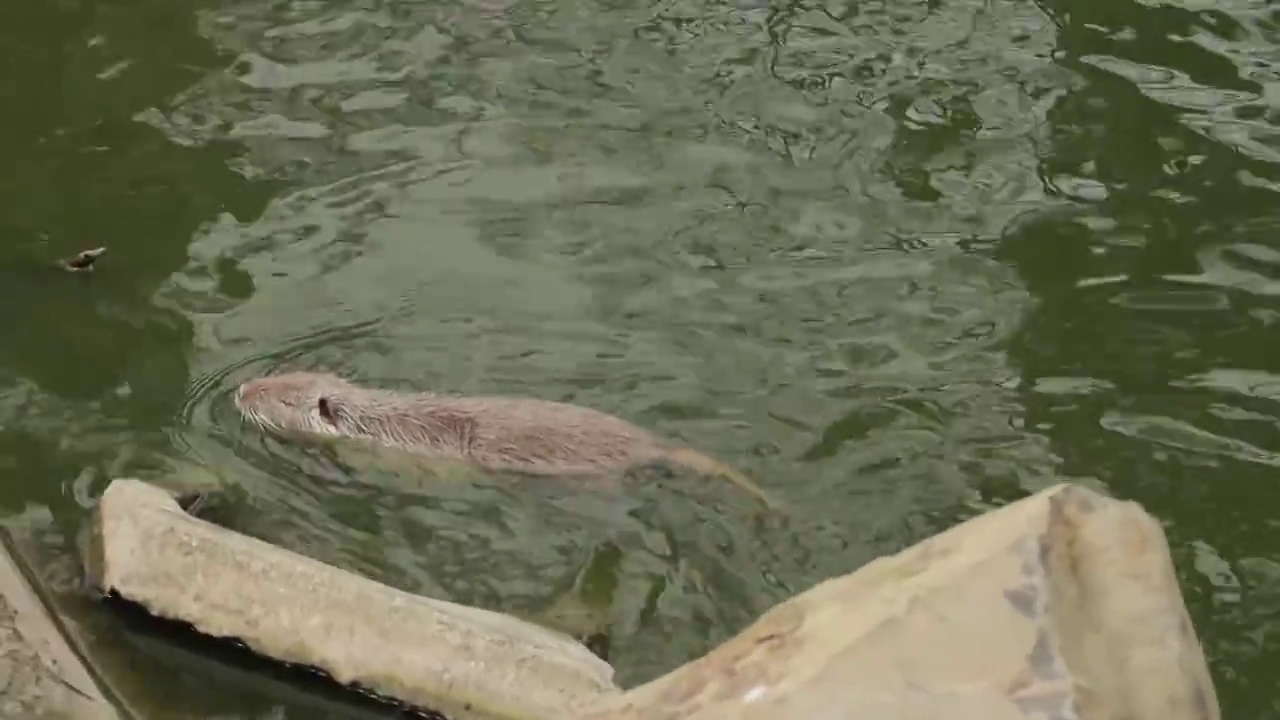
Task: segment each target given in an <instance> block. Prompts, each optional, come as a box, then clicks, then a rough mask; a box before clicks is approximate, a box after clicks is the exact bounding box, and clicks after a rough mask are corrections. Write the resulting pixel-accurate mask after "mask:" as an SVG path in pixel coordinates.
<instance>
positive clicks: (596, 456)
mask: <svg viewBox="0 0 1280 720" xmlns="http://www.w3.org/2000/svg"><path fill="white" fill-rule="evenodd" d="M235 404H236V407H237V408H238V409H239V410H240V412H241V414H242V415H243V416H244V417H245V418H247V419H249V420H250V421H252V422H254V423H256V424H257V425H259V426H261V427H263V428H265V429H268V430H273V431H276V432H281V433H286V434H287V433H301V434H304V435H318V436H327V437H342V438H353V439H359V440H364V441H367V442H373V443H377V444H381V445H385V446H389V447H394V448H399V449H402V450H406V451H409V452H411V453H416V454H419V455H424V456H429V457H434V458H441V459H449V460H459V461H464V462H468V463H474V464H476V465H479V466H480V467H483V468H486V469H489V470H499V471H500V470H507V471H516V472H522V473H528V474H535V475H601V474H606V473H613V472H620V471H623V470H626V469H628V468H630V467H633V466H638V465H644V464H650V463H663V462H666V463H673V464H676V465H681V466H684V467H687V468H690V469H692V470H695V471H698V472H701V473H705V474H708V475H723V476H725V477H726V478H728V479H729V480H730V481H732V482H734V483H735V484H737V485H739V486H741V487H742V488H744V489H746V490H747V491H749V492H751V493H752V494H754V495H755V496H756V497H757V498H759V499H760V500H761V501H762V502H763V503H764V504H765V505H766V506H769V507H772V502H771V501H770V500H769V498H768V496H767V495H765V494H764V492H763V491H762V490H761V489H760V488H758V487H757V486H756V485H755V484H754V483H752V482H751V481H750V480H749V479H748V478H747V477H745V476H744V475H742V474H741V473H739V472H738V471H736V470H734V469H733V468H731V467H729V466H727V465H725V464H724V463H722V462H720V461H718V460H716V459H714V458H711V457H709V456H707V455H704V454H702V453H701V452H698V451H697V450H694V449H692V448H689V447H682V446H679V445H675V444H673V443H669V442H667V441H665V440H662V439H661V438H659V437H657V436H656V435H654V434H653V433H651V432H649V431H647V430H644V429H642V428H639V427H637V426H635V425H632V424H631V423H629V422H627V421H626V420H622V419H620V418H617V417H614V416H612V415H608V414H606V413H603V412H600V411H598V410H592V409H590V408H585V407H580V406H577V405H570V404H568V403H561V402H554V401H550V400H540V399H536V398H526V397H497V396H489V397H466V396H444V395H435V394H432V393H404V392H396V391H392V390H384V389H376V388H367V387H361V386H358V385H355V384H353V383H351V382H348V381H347V380H345V379H343V378H340V377H338V376H336V375H332V374H328V373H311V372H291V373H282V374H278V375H268V376H265V377H260V378H256V379H253V380H249V381H247V382H245V383H243V384H241V385H240V386H239V387H238V388H236V392H235Z"/></svg>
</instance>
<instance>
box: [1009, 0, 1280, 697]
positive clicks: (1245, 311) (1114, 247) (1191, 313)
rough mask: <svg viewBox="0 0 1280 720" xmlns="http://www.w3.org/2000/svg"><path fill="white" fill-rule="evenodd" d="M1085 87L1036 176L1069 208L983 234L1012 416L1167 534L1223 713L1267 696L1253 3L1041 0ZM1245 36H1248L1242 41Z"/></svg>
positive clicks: (1269, 326)
mask: <svg viewBox="0 0 1280 720" xmlns="http://www.w3.org/2000/svg"><path fill="white" fill-rule="evenodd" d="M1044 7H1045V8H1046V11H1047V12H1049V13H1050V14H1051V15H1052V16H1053V17H1054V18H1055V20H1056V21H1057V22H1058V24H1059V28H1060V30H1059V40H1058V58H1059V61H1060V62H1061V63H1062V64H1063V65H1064V66H1066V67H1070V68H1071V69H1073V70H1074V71H1075V72H1077V73H1079V75H1080V76H1081V77H1082V78H1084V79H1085V81H1086V83H1085V84H1084V85H1082V86H1081V87H1079V88H1077V89H1075V90H1073V91H1072V92H1070V93H1068V94H1067V95H1065V96H1063V97H1062V98H1060V99H1059V100H1058V101H1057V102H1056V103H1055V105H1054V107H1053V109H1052V110H1051V111H1050V112H1049V113H1048V114H1047V120H1048V122H1049V123H1051V125H1052V128H1053V129H1052V131H1051V134H1052V142H1051V143H1049V144H1048V145H1047V146H1046V148H1045V153H1044V156H1043V157H1044V168H1045V170H1044V174H1045V176H1046V179H1047V181H1048V182H1049V183H1050V184H1052V185H1054V186H1055V187H1056V188H1057V189H1058V191H1059V192H1060V193H1061V194H1063V195H1065V196H1067V197H1070V198H1072V199H1073V200H1075V201H1077V202H1078V203H1080V212H1078V213H1074V214H1059V215H1057V216H1054V215H1046V216H1045V217H1043V218H1041V219H1039V220H1037V221H1035V222H1030V223H1027V224H1026V225H1023V226H1020V227H1018V228H1017V229H1016V231H1015V232H1013V233H1011V234H1010V236H1009V237H1007V238H1006V239H1005V240H1004V242H1003V243H1002V246H1001V250H1000V253H1001V256H1002V257H1003V258H1004V259H1006V260H1008V261H1009V262H1011V263H1013V264H1014V265H1015V266H1016V267H1017V268H1018V271H1019V274H1020V275H1021V276H1022V277H1023V278H1024V280H1025V281H1026V282H1027V284H1028V287H1029V289H1030V290H1031V292H1032V293H1033V294H1034V295H1035V296H1036V298H1037V300H1038V302H1037V305H1036V309H1035V311H1034V312H1032V313H1031V314H1030V315H1029V316H1028V317H1027V319H1026V321H1025V322H1024V324H1023V326H1022V328H1021V329H1020V330H1019V332H1018V334H1017V335H1016V337H1015V338H1013V340H1012V341H1011V345H1010V355H1011V357H1012V359H1013V360H1014V361H1015V362H1016V363H1017V365H1018V366H1019V367H1020V369H1021V374H1022V381H1021V384H1022V389H1023V396H1022V398H1023V399H1022V403H1023V405H1024V406H1025V407H1026V419H1025V422H1026V423H1027V426H1028V427H1032V428H1035V429H1036V430H1037V431H1039V432H1043V433H1044V434H1045V435H1046V436H1048V437H1050V438H1051V439H1052V441H1053V449H1054V452H1055V453H1057V454H1059V455H1060V456H1061V457H1062V465H1061V469H1062V472H1063V474H1064V475H1075V476H1080V477H1085V478H1092V479H1094V480H1096V481H1100V482H1102V483H1103V484H1105V485H1106V487H1108V488H1109V489H1110V490H1111V492H1113V493H1115V494H1117V495H1120V496H1122V497H1126V498H1133V499H1136V500H1138V501H1140V502H1142V503H1143V504H1144V505H1145V506H1146V507H1147V508H1149V509H1150V510H1151V511H1152V512H1153V513H1155V514H1156V515H1157V516H1158V517H1160V518H1161V519H1162V520H1163V521H1164V523H1165V528H1166V532H1167V533H1168V536H1169V540H1170V544H1171V546H1172V549H1173V552H1174V556H1175V561H1176V563H1177V565H1178V569H1179V573H1180V576H1181V578H1182V581H1183V591H1184V593H1185V594H1186V597H1187V600H1188V604H1189V606H1190V608H1191V611H1192V615H1193V617H1194V619H1195V623H1196V627H1197V629H1198V632H1199V635H1200V638H1201V640H1202V642H1203V643H1204V644H1205V648H1206V652H1207V654H1208V655H1209V657H1210V660H1211V663H1212V668H1213V673H1214V677H1215V681H1216V683H1217V685H1218V692H1219V696H1220V698H1221V701H1222V706H1223V716H1224V717H1232V718H1258V719H1259V720H1260V719H1261V718H1266V717H1272V716H1274V715H1275V713H1276V712H1277V711H1278V710H1280V687H1278V686H1277V685H1276V683H1275V681H1274V678H1275V677H1276V676H1277V668H1280V649H1278V648H1280V646H1277V645H1276V644H1275V643H1274V642H1269V641H1268V640H1267V639H1268V638H1269V636H1270V635H1271V634H1273V633H1274V631H1275V629H1276V624H1275V618H1276V617H1277V616H1276V612H1277V610H1278V609H1280V541H1278V540H1277V538H1278V537H1280V536H1278V535H1277V528H1278V527H1280V525H1278V524H1277V514H1276V510H1275V509H1276V508H1277V507H1280V489H1277V488H1278V486H1277V484H1276V482H1275V480H1276V472H1277V468H1278V467H1280V436H1277V428H1278V427H1280V411H1278V410H1277V406H1276V402H1277V400H1280V374H1278V373H1280V363H1277V362H1276V359H1275V358H1276V355H1275V352H1274V350H1273V349H1272V348H1273V347H1274V345H1275V343H1274V338H1275V334H1276V322H1277V320H1280V302H1278V300H1277V298H1278V297H1280V292H1278V291H1280V283H1278V280H1280V240H1277V237H1278V233H1280V211H1278V210H1277V203H1276V197H1277V196H1276V193H1277V191H1278V190H1280V184H1277V181H1280V165H1277V162H1278V161H1280V154H1277V151H1276V150H1275V135H1276V129H1275V126H1274V125H1273V124H1272V123H1273V122H1274V120H1275V116H1274V112H1275V111H1274V109H1273V108H1271V107H1270V106H1269V104H1268V103H1267V101H1266V100H1265V96H1264V94H1263V88H1264V86H1270V85H1272V84H1274V81H1275V79H1276V78H1277V77H1280V75H1278V74H1277V73H1280V66H1277V65H1276V64H1275V62H1274V59H1273V55H1274V49H1275V44H1274V42H1275V39H1276V34H1275V26H1274V20H1272V19H1271V17H1270V15H1269V11H1266V10H1264V9H1263V7H1262V6H1261V5H1251V4H1248V3H1227V4H1224V5H1222V6H1221V7H1220V8H1219V9H1205V10H1189V9H1182V8H1178V7H1171V6H1156V5H1149V4H1140V3H1136V2H1109V3H1101V2H1097V3H1086V2H1070V1H1063V2H1056V3H1055V2H1046V3H1044ZM1264 47H1265V48H1267V50H1266V51H1265V52H1264V51H1263V50H1262V48H1264Z"/></svg>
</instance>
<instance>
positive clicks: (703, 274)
mask: <svg viewBox="0 0 1280 720" xmlns="http://www.w3.org/2000/svg"><path fill="white" fill-rule="evenodd" d="M1278 35H1280V16H1277V14H1276V12H1275V11H1274V10H1272V9H1271V8H1270V6H1269V5H1268V4H1266V3H1263V2H1249V1H1247V0H1234V1H1233V2H1228V3H1195V2H1191V0H1186V1H1185V2H1184V3H1183V4H1177V3H1172V2H1170V3H1158V2H1154V1H1149V2H1130V1H1128V0H1092V1H1089V2H1086V1H1084V0H1076V1H1063V2H1043V3H1040V4H1038V5H1036V4H1031V3H1025V2H1012V1H1010V0H994V1H991V2H980V1H978V0H968V1H965V2H956V1H951V0H929V2H919V3H897V2H855V1H853V0H849V1H841V0H833V1H832V2H826V3H823V2H818V1H813V2H792V3H787V2H773V3H772V4H769V3H768V2H766V1H765V0H738V2H737V4H734V3H696V2H679V1H676V0H672V1H670V2H655V3H649V4H643V3H627V4H620V3H603V4H601V3H575V2H573V1H572V0H471V1H470V2H468V1H467V0H445V1H443V2H436V3H421V2H419V3H410V2H405V3H396V2H378V1H377V0H367V1H363V2H360V1H353V0H335V1H334V2H329V3H322V2H314V1H312V2H308V1H303V0H298V1H295V2H284V1H276V2H243V3H236V2H224V3H217V2H213V1H212V0H211V1H209V2H178V1H176V0H170V1H169V2H141V1H138V0H120V1H118V2H96V3H95V2H90V1H89V0H67V1H66V2H60V3H17V2H9V3H3V4H0V59H3V61H4V65H5V67H6V68H7V70H6V72H5V73H4V74H3V79H0V106H3V107H5V108H6V112H5V113H4V114H3V116H2V119H0V130H2V132H0V158H3V160H4V162H3V164H0V237H2V239H3V243H0V274H2V275H3V278H0V299H2V300H3V305H0V463H2V465H0V467H3V470H4V479H5V482H4V483H3V484H2V486H0V508H2V509H3V512H4V513H6V514H7V515H9V516H10V517H11V523H12V524H15V525H18V526H20V527H22V528H26V529H27V532H29V533H33V537H34V538H35V541H36V545H35V548H36V549H37V551H36V553H35V554H36V556H38V557H40V558H42V560H41V563H43V565H42V567H44V568H45V569H46V575H47V577H48V580H49V582H50V584H51V585H52V586H53V587H54V588H55V589H59V590H60V591H62V592H63V593H64V594H65V597H66V598H67V600H66V601H67V602H68V603H74V598H75V596H74V594H72V591H73V589H74V582H75V568H74V555H73V552H72V549H71V546H72V542H73V538H74V536H75V533H76V532H77V531H78V530H79V528H80V526H81V523H82V522H83V520H84V518H85V516H86V513H87V508H88V507H89V506H90V505H91V504H92V502H93V499H94V497H96V495H97V494H99V493H100V492H101V490H102V488H103V487H104V485H105V484H106V482H107V480H108V479H109V478H110V477H111V476H113V475H121V474H132V475H136V476H141V477H146V478H163V477H165V476H167V475H171V474H174V473H180V474H186V475H190V474H191V473H192V472H193V470H191V468H193V467H203V468H205V469H206V471H207V472H208V473H209V474H210V476H212V477H216V478H220V479H221V480H222V481H223V482H226V483H229V484H232V485H234V486H236V487H237V488H239V489H240V490H241V491H242V493H241V498H242V501H241V502H239V503H237V504H236V505H235V508H236V509H235V511H234V512H233V513H232V516H231V517H230V518H228V519H227V521H228V523H229V524H232V525H233V526H234V527H236V528H237V529H239V530H242V531H244V532H248V533H252V534H255V535H258V536H261V537H265V538H268V539H270V540H272V541H274V542H277V543H280V544H283V545H286V546H289V547H292V548H294V549H297V550H299V551H301V552H305V553H307V554H309V555H313V556H315V557H320V558H323V559H325V560H327V561H330V562H334V563H336V564H339V565H342V566H344V567H348V568H352V569H355V570H358V571H361V572H364V573H367V574H370V575H372V576H374V577H377V578H379V579H381V580H383V581H385V582H388V583H391V584H393V585H396V586H399V587H403V588H407V589H410V590H414V591H417V592H422V593H426V594H430V595H434V596H438V597H444V598H448V599H453V600H457V601H461V602H466V603H470V604H475V605H481V606H485V607H492V608H497V609H503V610H511V611H519V612H537V611H538V609H539V608H541V607H544V606H545V605H546V604H547V603H550V602H552V601H553V600H554V599H555V598H557V597H560V596H561V595H563V594H564V592H565V591H566V590H567V589H568V588H570V587H572V586H574V584H575V583H577V584H578V585H579V586H580V588H581V589H582V592H583V594H585V595H587V596H590V597H592V598H594V599H595V601H596V602H597V604H598V607H601V608H603V609H604V611H605V612H606V615H607V618H606V619H607V622H608V623H609V627H610V629H611V634H612V639H613V645H612V649H611V651H612V655H611V659H612V661H613V662H614V664H615V665H616V666H617V668H618V672H619V680H620V681H621V682H623V683H624V684H627V685H630V684H634V683H637V682H640V681H643V680H645V679H647V678H650V677H653V676H654V675H656V674H658V673H661V672H663V671H664V670H666V669H668V668H671V667H673V666H675V665H677V664H680V663H682V662H684V661H686V660H688V659H690V658H693V657H695V656H697V655H700V654H701V653H703V652H705V651H706V650H707V649H708V648H710V647H712V646H713V645H714V644H716V643H717V642H719V641H721V640H723V639H725V638H726V637H727V636H729V635H731V634H732V633H734V632H736V631H737V630H738V629H740V628H741V627H742V626H744V625H745V624H746V623H748V622H749V621H750V620H751V619H752V618H753V617H755V616H756V615H757V614H759V613H760V612H761V611H763V610H764V609H765V608H767V607H769V606H770V605H772V604H773V603H776V602H778V601H780V600H781V599H783V598H785V597H788V596H790V595H792V594H794V593H796V592H798V591H800V590H803V589H805V588H807V587H809V586H810V585H812V584H813V583H815V582H817V581H818V580H820V579H822V578H825V577H827V576H830V575H834V574H839V573H843V572H847V571H849V570H852V569H854V568H857V567H858V566H859V565H860V564H862V563H864V562H865V561H867V560H868V559H869V558H871V557H873V556H875V555H878V554H882V553H887V552H892V551H894V550H897V549H899V548H901V547H904V546H906V545H908V544H910V543H912V542H914V541H916V540H918V539H920V538H922V537H924V536H926V535H928V534H931V533H933V532H936V531H938V530H940V529H942V528H944V527H947V526H950V525H951V524H954V523H955V522H957V521H959V520H960V519H962V518H964V517H967V516H969V515H972V514H973V513H976V512H979V511H980V510H982V509H983V508H985V507H990V506H993V505H997V504H1000V503H1004V502H1007V501H1009V500H1011V499H1015V498H1017V497H1020V496H1022V495H1023V494H1025V493H1027V492H1029V491H1034V490H1036V489H1039V488H1042V487H1044V486H1046V485H1048V484H1050V483H1052V482H1055V481H1056V480H1058V479H1062V478H1072V479H1075V480H1077V481H1080V482H1084V483H1088V484H1091V485H1094V486H1096V487H1101V488H1104V489H1105V490H1106V491H1108V492H1110V493H1112V494H1114V495H1117V496H1120V497H1125V498H1133V499H1137V500H1139V501H1141V502H1142V503H1144V504H1145V505H1146V506H1147V507H1148V508H1149V509H1151V510H1152V511H1153V512H1155V513H1157V514H1158V515H1159V516H1160V517H1161V518H1162V519H1163V520H1164V521H1165V522H1166V530H1167V532H1168V535H1169V538H1170V541H1171V543H1172V546H1173V549H1174V552H1175V556H1176V560H1177V562H1178V565H1179V572H1180V574H1181V577H1182V579H1183V587H1184V592H1185V593H1186V597H1187V600H1188V602H1189V604H1190V605H1191V607H1192V610H1193V612H1194V615H1195V619H1196V623H1197V627H1198V630H1199V633H1200V636H1201V638H1202V640H1203V641H1204V643H1205V645H1206V649H1207V651H1208V653H1209V655H1210V658H1211V660H1212V663H1213V668H1214V672H1215V678H1216V681H1217V683H1218V688H1219V693H1220V695H1221V699H1222V704H1223V709H1224V715H1225V716H1226V717H1230V718H1232V719H1233V720H1236V719H1249V718H1254V719H1258V720H1262V719H1263V718H1271V717H1274V716H1275V715H1276V713H1277V712H1280V680H1277V678H1280V641H1277V639H1276V638H1275V637H1274V635H1275V633H1276V632H1277V630H1278V629H1280V625H1278V622H1280V621H1278V620H1277V618H1280V522H1277V518H1280V468H1278V466H1280V405H1278V403H1280V352H1277V350H1276V348H1277V347H1280V340H1277V338H1278V337H1280V335H1278V334H1277V332H1278V330H1277V328H1278V327H1280V326H1278V323H1280V240H1277V237H1280V234H1278V232H1280V211H1277V209H1276V206H1277V200H1278V199H1280V194H1278V193H1280V105H1278V104H1277V103H1280V90H1278V89H1280V37H1277V36H1278ZM98 244H105V245H107V246H108V247H109V253H108V255H107V256H106V257H105V258H104V259H103V261H102V262H101V263H100V268H99V270H98V272H96V273H94V274H93V275H91V276H87V277H85V276H76V275H69V274H63V273H58V272H48V271H47V266H46V265H45V264H46V263H48V262H49V261H52V260H53V259H55V258H59V257H62V256H66V255H69V254H71V253H73V252H75V251H77V250H80V249H82V248H84V247H89V246H93V245H98ZM286 367H291V368H298V367H305V368H324V369H329V370H334V371H338V372H341V373H344V374H347V375H349V376H352V377H354V378H357V379H359V380H363V381H366V382H370V383H376V384H380V385H394V386H401V387H414V388H435V389H441V390H448V391H458V392H502V393H513V394H529V395H538V396H543V397H549V398H556V399H569V400H572V401H575V402H578V403H581V404H587V405H592V406H595V407H599V408H601V409H604V410H608V411H612V412H615V413H617V414H620V415H623V416H626V417H629V418H631V419H633V420H636V421H637V422H641V423H643V424H646V425H649V426H652V427H655V428H657V429H659V430H660V431H662V432H663V433H665V434H668V435H671V436H674V437H679V438H683V439H685V440H687V441H689V442H691V443H693V444H695V445H697V446H699V447H701V448H703V449H704V450H706V451H708V452H712V453H714V454H716V455H719V456H720V457H723V458H725V459H727V460H729V461H731V462H733V463H734V464H736V465H738V466H740V467H742V468H744V469H746V470H747V471H748V472H750V473H751V474H752V475H754V476H755V477H757V478H759V480H760V482H761V484H762V485H764V486H765V487H766V488H767V489H768V490H769V491H770V492H771V493H772V494H773V495H774V496H776V497H778V498H779V499H780V500H781V501H782V502H784V503H785V504H786V505H787V506H788V507H789V508H790V510H791V513H792V516H793V517H792V522H791V523H790V524H788V525H785V526H770V527H764V528H761V527H757V526H755V525H753V524H752V523H751V522H750V521H749V520H748V519H747V507H748V506H746V505H744V503H743V502H742V501H741V499H740V498H738V497H737V496H735V495H734V494H733V492H732V491H731V490H727V489H724V488H720V487H713V486H711V485H709V484H706V483H700V482H692V481H689V480H688V478H682V477H679V476H677V477H669V478H662V477H658V476H655V477H652V478H649V480H650V481H652V484H651V485H646V484H644V483H641V484H640V487H639V488H635V487H633V488H631V489H629V490H627V491H625V492H624V493H623V494H622V495H614V494H610V493H607V492H595V491H593V489H591V488H574V487H572V486H566V485H564V484H557V483H546V484H536V485H521V486H512V485H511V484H509V483H506V484H504V483H502V482H492V483H478V484H475V485H461V484H452V485H450V484H445V485H441V484H438V483H436V484H431V483H426V482H423V481H421V479H420V478H413V477H404V476H399V477H398V476H396V475H394V474H393V473H386V472H379V471H377V470H369V469H364V468H360V467H356V466H344V465H339V464H335V463H333V462H330V461H327V460H324V459H323V458H321V457H319V456H316V455H312V454H308V452H307V451H305V450H303V449H301V448H297V447H289V446H285V445H282V444H280V443H277V442H273V441H270V440H267V439H264V438H263V437H261V436H260V435H259V434H258V433H255V432H253V431H251V430H250V429H248V428H245V427H243V426H242V425H241V424H240V423H239V421H238V420H237V418H236V416H235V414H234V412H233V411H232V410H231V408H230V405H229V402H228V398H227V396H226V393H227V392H228V390H229V389H230V388H232V387H233V386H234V384H235V383H237V382H239V381H240V380H243V379H244V378H246V377H249V376H251V375H254V374H258V373H262V372H266V371H268V370H272V369H277V368H286ZM84 622H85V623H87V624H86V625H85V627H86V628H88V630H86V632H90V631H91V632H92V634H93V635H95V636H96V637H98V638H99V642H100V643H107V644H110V645H112V646H115V647H117V648H118V650H117V656H116V657H115V661H114V662H115V665H116V667H118V668H127V670H125V671H121V674H123V675H127V674H128V673H130V672H132V673H134V674H135V675H138V676H143V677H145V678H146V681H145V682H143V683H140V686H139V687H136V688H135V690H136V692H135V695H136V696H137V697H140V698H142V700H141V702H143V704H144V705H146V706H147V707H148V708H149V709H150V710H151V711H152V712H154V713H155V714H154V716H155V717H174V718H177V717H193V716H194V717H218V718H222V719H226V720H230V719H232V718H236V719H249V718H253V719H255V720H257V719H264V720H265V719H266V718H272V719H278V718H303V717H306V718H311V717H334V718H338V717H343V718H347V717H365V716H366V715H360V714H359V712H363V711H359V712H358V711H357V710H354V709H350V708H348V709H346V710H343V709H341V708H338V707H337V706H330V707H329V708H328V709H327V710H324V711H323V712H322V711H321V710H318V709H317V707H318V706H316V705H313V704H311V701H310V700H308V699H306V694H305V693H302V694H298V693H296V692H295V693H292V694H291V693H290V692H289V691H287V689H285V688H284V687H283V686H276V685H272V684H269V683H266V682H265V681H264V680H261V679H253V678H254V677H255V676H253V675H246V674H244V673H241V672H238V671H236V670H234V669H233V668H231V667H230V666H217V667H213V666H210V665H209V664H208V661H207V660H201V659H200V656H198V655H196V656H192V655H189V654H185V653H184V651H182V650H181V649H180V648H175V647H170V646H168V645H166V644H165V643H163V642H162V643H158V644H157V643H156V642H154V641H150V640H146V639H145V638H144V637H143V636H141V635H138V634H136V633H134V632H132V631H129V632H124V631H123V630H122V628H124V627H125V626H124V625H123V624H122V623H121V621H120V620H119V619H118V618H109V617H101V616H96V615H93V614H90V615H88V616H87V619H85V620H84ZM162 688H163V689H162ZM326 712H327V713H328V714H327V715H325V714H324V713H326Z"/></svg>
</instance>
